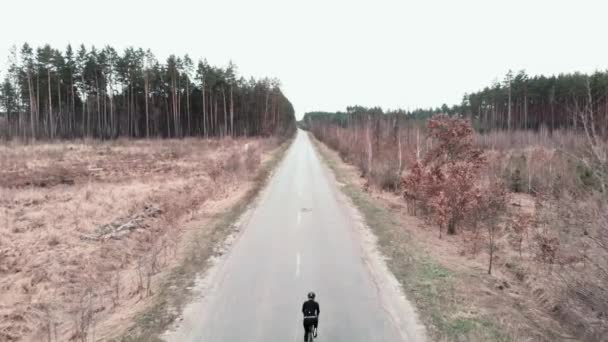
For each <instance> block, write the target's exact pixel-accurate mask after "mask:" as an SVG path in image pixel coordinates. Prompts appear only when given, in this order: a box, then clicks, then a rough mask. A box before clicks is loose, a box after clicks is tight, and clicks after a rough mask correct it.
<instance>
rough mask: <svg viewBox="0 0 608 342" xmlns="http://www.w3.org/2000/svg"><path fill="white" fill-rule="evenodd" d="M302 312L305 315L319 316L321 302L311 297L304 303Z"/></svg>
mask: <svg viewBox="0 0 608 342" xmlns="http://www.w3.org/2000/svg"><path fill="white" fill-rule="evenodd" d="M302 313H303V314H304V317H311V316H319V314H320V313H321V310H320V309H319V303H317V302H315V300H314V299H309V300H307V301H305V302H304V304H302Z"/></svg>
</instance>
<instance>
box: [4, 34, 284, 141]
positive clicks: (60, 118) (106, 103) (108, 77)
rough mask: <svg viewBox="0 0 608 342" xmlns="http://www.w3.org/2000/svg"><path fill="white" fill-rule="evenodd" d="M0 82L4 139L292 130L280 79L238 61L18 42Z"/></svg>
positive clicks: (215, 134)
mask: <svg viewBox="0 0 608 342" xmlns="http://www.w3.org/2000/svg"><path fill="white" fill-rule="evenodd" d="M8 65H9V67H8V70H7V71H6V73H5V76H4V78H3V80H2V83H1V86H0V134H1V135H2V136H3V137H4V138H6V139H11V138H16V137H19V138H21V139H24V140H27V139H73V138H84V137H91V138H99V139H113V138H117V137H136V138H147V137H163V138H174V137H177V138H179V137H187V136H199V137H227V136H232V137H237V136H253V135H271V134H287V133H288V132H291V131H293V129H294V127H295V116H294V109H293V106H292V105H291V103H290V102H289V100H288V99H287V97H286V96H285V95H284V94H283V93H282V91H281V89H280V82H279V81H278V80H277V79H269V78H263V79H258V80H256V79H254V78H250V79H245V78H244V77H242V76H238V74H237V67H236V65H234V64H233V63H232V62H230V63H229V64H228V66H227V67H225V68H222V67H216V66H211V65H209V64H208V63H207V61H206V60H204V59H203V60H198V61H197V62H195V61H193V60H192V58H190V56H188V55H185V56H183V57H180V56H175V55H170V56H169V57H168V58H167V59H166V61H165V62H164V63H163V62H161V61H159V60H158V59H157V58H156V57H155V55H154V54H153V53H152V51H150V50H149V49H148V50H143V49H142V48H134V47H129V48H127V49H125V50H124V51H123V52H122V53H119V52H118V51H117V50H116V49H115V48H113V47H111V46H106V47H104V48H102V49H98V48H95V47H94V46H93V47H90V48H88V49H87V47H85V46H84V45H80V46H79V47H78V49H76V50H75V49H73V48H72V46H71V45H68V46H67V47H66V48H65V50H64V51H61V50H59V49H55V48H53V47H51V46H50V45H48V44H47V45H44V46H43V47H38V48H34V47H32V46H30V45H29V44H28V43H25V44H23V46H21V48H17V47H13V48H12V49H11V52H10V54H9V63H8Z"/></svg>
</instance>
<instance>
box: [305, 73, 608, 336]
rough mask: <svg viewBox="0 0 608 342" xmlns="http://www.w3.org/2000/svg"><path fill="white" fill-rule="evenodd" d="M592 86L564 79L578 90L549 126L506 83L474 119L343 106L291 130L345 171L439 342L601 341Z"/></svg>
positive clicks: (603, 276)
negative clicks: (320, 145)
mask: <svg viewBox="0 0 608 342" xmlns="http://www.w3.org/2000/svg"><path fill="white" fill-rule="evenodd" d="M598 75H599V76H598ZM602 75H604V76H605V74H601V73H598V74H595V75H593V76H585V75H578V74H577V75H571V76H568V77H570V79H576V80H580V82H574V83H573V84H572V85H571V86H572V88H570V90H571V91H569V92H568V91H566V90H564V91H563V92H562V93H560V94H561V95H560V96H558V98H557V100H556V103H562V105H559V108H560V109H559V112H560V113H562V114H560V116H552V115H550V112H551V106H546V107H542V108H541V107H539V108H537V110H535V111H529V112H528V111H527V110H526V109H525V107H526V106H527V105H526V101H530V102H527V103H528V104H531V103H537V102H536V100H530V97H529V96H530V93H527V94H526V93H523V92H522V93H521V96H520V97H518V96H516V95H515V94H516V92H515V91H514V86H513V84H512V83H511V85H510V86H509V84H508V83H507V85H506V86H505V85H501V86H500V87H498V88H497V89H498V90H500V91H501V92H499V93H498V94H499V95H500V96H503V97H502V99H503V100H506V101H502V100H501V101H500V102H498V103H497V102H493V101H483V102H482V104H481V112H479V111H477V112H471V111H470V109H471V107H466V106H464V105H463V106H464V107H458V108H457V109H458V110H459V111H461V112H460V113H457V112H452V113H450V111H447V113H446V115H434V116H431V117H430V118H428V119H426V118H424V117H415V116H414V115H411V114H405V113H400V112H391V113H388V114H386V113H383V112H382V111H381V110H380V109H379V108H372V109H367V108H363V107H349V109H348V111H347V113H338V114H331V113H311V114H309V115H307V116H305V118H304V120H303V121H302V122H301V125H302V126H303V127H305V128H307V129H309V130H310V131H311V132H312V133H313V134H314V136H315V137H316V138H317V139H318V140H320V141H322V142H324V143H325V144H326V145H327V146H328V147H330V148H332V149H334V150H335V151H336V152H337V153H338V154H339V156H340V157H341V159H342V161H344V162H346V163H349V164H351V165H353V167H352V169H350V170H351V171H350V177H347V181H346V182H345V183H346V184H353V186H354V187H350V185H347V187H346V191H347V192H348V193H349V194H350V195H351V197H353V199H354V200H355V202H358V204H359V205H360V207H361V208H362V211H363V212H364V213H365V214H366V218H367V219H368V223H369V224H370V226H371V227H372V228H373V229H375V230H376V231H377V234H378V235H379V239H380V244H381V245H383V246H384V252H385V254H386V255H387V256H388V257H389V258H390V261H389V263H390V264H391V267H392V271H393V272H394V273H395V274H396V275H397V277H398V278H399V279H400V281H401V283H402V285H403V286H404V289H405V290H406V292H407V293H408V295H409V296H410V297H412V298H413V300H414V301H415V302H416V303H417V304H418V307H419V310H420V312H421V314H422V317H423V318H424V319H425V321H426V323H427V325H428V327H429V330H430V331H431V332H432V333H433V334H434V336H435V337H436V339H437V340H455V341H460V340H463V339H464V340H472V341H473V340H474V341H487V340H513V341H520V340H544V341H555V340H566V339H569V340H583V341H599V340H602V338H603V336H606V335H607V334H608V317H607V316H606V315H607V313H608V293H607V292H606V290H605V288H606V285H608V273H606V264H607V262H608V248H607V246H608V225H607V222H608V219H607V217H606V210H605V208H606V205H608V197H606V181H608V178H607V177H606V168H607V164H606V162H607V160H606V156H607V155H608V154H607V153H608V148H607V147H608V146H607V145H606V142H605V141H606V140H605V139H606V131H605V129H604V128H605V122H606V118H607V117H606V114H605V107H604V106H603V105H598V104H605V103H606V97H605V94H606V93H602V89H604V90H605V88H602V86H605V85H602V83H600V82H598V78H599V79H600V80H601V79H602V78H601V77H600V76H602ZM560 77H561V76H560ZM561 78H562V80H563V79H564V77H561ZM538 79H539V78H534V82H539V81H538ZM542 79H543V80H545V81H546V80H547V79H548V78H542ZM549 79H550V78H549ZM553 79H554V84H553V85H554V86H555V87H558V88H559V87H560V86H562V85H564V83H559V82H558V78H553ZM513 82H514V81H513ZM527 82H529V83H525V85H527V88H525V87H524V88H523V89H528V90H527V91H531V89H532V86H533V85H535V84H537V83H534V82H532V81H527ZM550 85H551V84H549V86H550ZM550 88H551V87H549V89H550ZM498 90H497V91H498ZM522 91H523V90H522ZM483 94H485V95H484V96H486V95H487V92H480V93H477V94H474V95H475V96H481V95H483ZM556 96H557V95H556ZM516 99H518V100H516ZM515 101H520V102H517V108H518V109H517V111H516V110H515V109H514V108H515V107H516V106H515V103H516V102H515ZM470 103H471V102H467V103H466V104H465V105H470ZM467 108H468V109H467ZM555 108H557V105H556V107H555ZM555 108H554V109H555ZM473 109H475V110H478V109H479V108H473ZM566 109H567V110H566ZM557 112H558V111H557V110H555V111H554V112H553V113H557ZM471 113H472V114H471ZM480 113H481V114H480ZM484 113H492V115H493V119H492V120H491V121H485V120H486V118H485V114H484ZM447 114H450V115H447ZM458 114H461V115H458ZM566 114H567V115H566ZM515 118H518V119H515ZM558 118H559V120H558ZM519 120H522V121H519ZM552 120H553V121H552ZM509 122H510V123H509ZM551 122H553V124H552V123H551ZM532 123H533V124H532ZM558 123H559V124H558ZM552 125H553V126H552ZM475 127H477V130H475ZM328 153H329V152H328ZM330 159H331V158H330ZM334 163H335V164H337V165H341V163H342V162H338V161H336V162H334ZM343 168H344V169H346V170H349V168H348V167H347V166H343ZM355 172H356V174H355ZM370 208H371V209H370ZM393 220H394V221H393ZM387 222H388V223H387ZM387 232H389V233H387ZM383 236H386V238H383ZM416 284H418V285H416ZM425 293H426V295H425Z"/></svg>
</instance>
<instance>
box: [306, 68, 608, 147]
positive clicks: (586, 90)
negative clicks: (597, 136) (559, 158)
mask: <svg viewBox="0 0 608 342" xmlns="http://www.w3.org/2000/svg"><path fill="white" fill-rule="evenodd" d="M587 104H589V105H590V106H591V107H590V109H592V110H593V112H594V113H597V115H596V116H595V118H594V120H595V121H596V125H597V127H598V129H599V132H598V133H601V135H602V136H603V137H606V136H607V135H608V71H597V72H595V73H593V74H590V75H587V74H582V73H571V74H559V75H557V76H556V75H553V76H543V75H536V76H530V75H528V74H526V72H525V71H520V72H518V73H516V74H515V73H513V72H511V71H509V72H508V73H507V74H506V76H505V77H504V79H503V80H502V81H500V82H499V81H496V82H494V83H493V84H491V85H489V86H486V87H484V88H483V89H482V90H480V91H476V92H471V93H468V94H465V95H464V96H463V99H462V102H461V103H460V104H454V105H452V106H448V105H447V104H443V105H442V106H440V107H436V108H427V109H424V108H419V109H415V110H410V111H406V110H400V109H398V110H389V111H383V110H382V108H380V107H373V108H365V107H362V106H349V107H347V108H346V111H345V112H339V113H336V114H339V115H336V116H331V120H332V121H334V122H341V123H342V124H343V125H344V124H346V123H347V116H346V115H345V114H356V115H358V114H363V115H364V116H365V115H367V114H372V115H373V114H389V116H390V115H395V114H397V115H398V114H404V116H403V118H404V119H428V118H430V117H431V116H433V115H436V114H447V115H450V116H453V115H460V116H463V117H466V118H468V119H470V120H471V122H472V124H473V126H474V127H475V128H476V129H477V131H479V132H486V131H491V130H509V131H511V130H526V129H532V130H535V131H540V130H548V131H549V132H553V131H554V130H556V129H570V128H573V129H577V128H582V127H581V122H580V120H577V118H576V117H574V116H573V115H572V113H573V112H575V111H580V110H581V109H582V108H583V107H584V106H586V105H587ZM323 114H329V113H327V112H311V113H307V116H306V118H308V117H311V116H316V117H317V118H319V117H321V116H323ZM304 122H306V120H305V121H304Z"/></svg>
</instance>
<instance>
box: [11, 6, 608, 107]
mask: <svg viewBox="0 0 608 342" xmlns="http://www.w3.org/2000/svg"><path fill="white" fill-rule="evenodd" d="M0 8H1V10H2V16H0V57H1V58H2V59H1V60H2V61H3V62H2V64H0V65H2V66H3V67H2V68H1V69H2V70H1V72H2V73H4V71H5V70H6V67H5V63H4V61H6V56H7V55H8V50H9V47H10V46H11V45H13V44H17V45H21V44H22V43H23V42H24V41H27V42H29V43H30V44H33V45H36V46H38V45H42V44H44V43H50V44H51V45H53V46H54V47H61V48H63V47H64V46H65V45H67V44H68V43H72V44H73V45H79V44H80V43H85V44H86V45H95V46H98V47H102V46H104V45H106V44H110V45H112V46H114V47H116V48H118V49H121V50H122V49H123V48H124V47H127V46H129V45H133V46H135V47H143V48H151V49H152V50H153V52H154V53H155V54H156V55H157V57H158V58H159V59H164V58H166V57H167V56H168V55H169V54H170V53H175V54H179V55H183V54H185V53H189V54H190V56H192V57H194V58H196V59H198V58H199V57H206V58H207V59H208V60H209V62H210V63H212V64H215V65H222V66H224V65H226V64H227V63H228V61H229V60H233V61H234V62H235V63H236V64H237V65H238V67H239V72H240V73H241V74H243V75H245V76H250V75H253V76H256V77H259V76H271V77H278V78H279V79H280V80H281V81H282V84H283V90H284V92H285V94H286V95H287V97H288V98H289V99H290V100H291V102H292V103H293V104H294V106H295V108H296V112H297V115H298V116H301V115H302V114H303V113H304V112H306V111H311V110H328V111H333V110H344V109H345V107H346V106H347V105H353V104H360V105H365V106H374V105H379V106H382V107H384V108H398V107H399V108H405V109H408V108H409V109H413V108H415V107H429V106H439V105H441V104H442V103H444V102H445V103H448V104H454V103H458V102H460V100H461V98H462V95H463V94H464V93H465V92H470V91H475V90H478V89H480V88H482V87H484V86H486V85H488V84H489V83H491V82H492V81H493V80H494V79H496V78H502V77H503V75H504V74H505V73H506V72H507V71H508V70H509V69H513V70H520V69H525V70H526V71H528V73H530V74H540V73H543V74H553V73H560V72H573V71H583V72H592V71H595V70H598V69H601V70H606V69H608V18H607V14H608V1H601V0H598V1H591V0H589V1H587V0H577V1H573V0H572V1H564V0H527V1H523V0H509V1H491V0H459V1H454V0H445V1H408V0H401V1H385V0H375V1H356V0H324V1H316V0H306V1H289V0H242V1H236V0H232V1H227V0H213V1H200V0H199V1H196V0H166V1H153V0H100V1H87V0H53V1H49V0H41V1H31V0H2V4H1V5H0Z"/></svg>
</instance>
